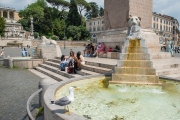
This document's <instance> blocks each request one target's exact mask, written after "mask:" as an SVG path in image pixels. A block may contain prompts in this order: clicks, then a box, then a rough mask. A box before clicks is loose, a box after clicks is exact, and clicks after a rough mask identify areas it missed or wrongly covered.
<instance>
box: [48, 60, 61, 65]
mask: <svg viewBox="0 0 180 120" xmlns="http://www.w3.org/2000/svg"><path fill="white" fill-rule="evenodd" d="M48 61H51V62H55V63H59V64H60V59H48Z"/></svg>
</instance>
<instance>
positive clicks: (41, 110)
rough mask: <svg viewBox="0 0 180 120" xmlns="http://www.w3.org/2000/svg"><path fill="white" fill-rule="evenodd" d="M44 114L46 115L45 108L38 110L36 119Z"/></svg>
mask: <svg viewBox="0 0 180 120" xmlns="http://www.w3.org/2000/svg"><path fill="white" fill-rule="evenodd" d="M43 114H44V108H43V107H40V108H38V109H37V112H36V118H37V117H38V116H40V115H43Z"/></svg>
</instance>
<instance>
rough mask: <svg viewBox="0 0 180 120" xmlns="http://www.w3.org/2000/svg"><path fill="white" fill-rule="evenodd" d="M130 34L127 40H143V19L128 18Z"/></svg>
mask: <svg viewBox="0 0 180 120" xmlns="http://www.w3.org/2000/svg"><path fill="white" fill-rule="evenodd" d="M127 21H128V32H127V39H128V40H129V39H141V27H140V26H141V24H140V22H141V18H140V17H137V16H130V17H129V18H128V20H127Z"/></svg>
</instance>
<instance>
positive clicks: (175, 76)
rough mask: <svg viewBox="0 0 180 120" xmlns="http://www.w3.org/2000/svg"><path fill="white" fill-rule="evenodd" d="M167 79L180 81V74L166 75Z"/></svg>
mask: <svg viewBox="0 0 180 120" xmlns="http://www.w3.org/2000/svg"><path fill="white" fill-rule="evenodd" d="M166 77H169V78H173V79H180V74H171V75H166Z"/></svg>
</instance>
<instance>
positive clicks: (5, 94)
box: [0, 67, 42, 120]
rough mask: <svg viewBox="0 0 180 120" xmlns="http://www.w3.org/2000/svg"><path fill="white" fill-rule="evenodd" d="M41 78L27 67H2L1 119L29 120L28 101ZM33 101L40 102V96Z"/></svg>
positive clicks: (0, 86) (0, 76) (0, 88)
mask: <svg viewBox="0 0 180 120" xmlns="http://www.w3.org/2000/svg"><path fill="white" fill-rule="evenodd" d="M41 79H42V78H40V77H38V76H36V75H35V74H33V73H31V72H30V71H28V70H25V69H21V70H20V69H8V68H2V67H0V83H1V84H0V96H1V97H0V106H1V107H0V120H28V117H27V112H26V103H27V100H28V98H29V97H30V96H31V95H32V94H33V93H34V92H35V91H36V90H38V83H39V81H40V80H41ZM32 103H33V104H34V103H36V104H38V97H35V98H34V99H32ZM33 107H38V106H33Z"/></svg>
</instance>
